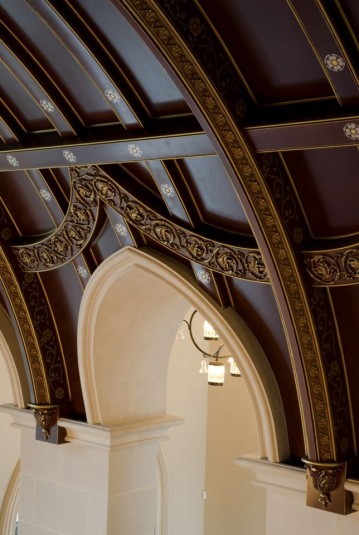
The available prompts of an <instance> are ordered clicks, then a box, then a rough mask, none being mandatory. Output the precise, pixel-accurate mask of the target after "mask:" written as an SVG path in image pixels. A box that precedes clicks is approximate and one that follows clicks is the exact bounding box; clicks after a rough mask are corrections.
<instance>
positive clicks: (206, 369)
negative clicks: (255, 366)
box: [183, 310, 241, 386]
mask: <svg viewBox="0 0 359 535" xmlns="http://www.w3.org/2000/svg"><path fill="white" fill-rule="evenodd" d="M196 313H197V310H195V311H194V312H193V313H192V314H191V317H190V319H189V321H187V320H183V321H184V323H186V325H187V327H188V330H189V334H190V337H191V340H192V343H193V345H194V346H195V347H196V348H197V349H198V351H199V352H200V353H202V362H201V367H200V369H199V373H203V374H204V373H207V374H208V384H209V385H213V386H222V385H223V383H224V376H225V365H224V361H225V360H227V362H228V363H229V364H230V375H231V376H232V377H241V373H240V371H239V368H238V366H237V364H236V362H235V360H234V358H233V357H232V355H221V354H220V353H221V350H222V348H223V346H224V344H220V345H219V347H218V348H217V349H216V351H215V352H214V353H207V351H204V350H203V349H202V348H201V347H200V346H199V344H198V343H197V342H196V340H195V338H194V335H193V329H192V323H193V318H194V316H195V314H196ZM203 339H204V340H218V339H219V336H218V334H217V333H216V331H215V330H214V329H213V327H212V325H211V324H210V323H209V322H208V321H207V320H206V321H205V322H204V325H203ZM206 359H208V360H209V362H208V363H207V361H206Z"/></svg>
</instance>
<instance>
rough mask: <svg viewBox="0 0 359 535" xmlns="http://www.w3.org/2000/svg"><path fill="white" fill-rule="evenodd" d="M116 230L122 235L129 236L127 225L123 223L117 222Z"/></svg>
mask: <svg viewBox="0 0 359 535" xmlns="http://www.w3.org/2000/svg"><path fill="white" fill-rule="evenodd" d="M115 231H116V232H117V234H119V235H120V236H127V233H128V231H127V228H126V227H125V225H122V223H116V225H115Z"/></svg>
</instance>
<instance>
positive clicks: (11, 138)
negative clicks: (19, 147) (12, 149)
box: [0, 117, 19, 143]
mask: <svg viewBox="0 0 359 535" xmlns="http://www.w3.org/2000/svg"><path fill="white" fill-rule="evenodd" d="M0 137H1V140H2V141H3V142H4V143H16V142H18V141H19V138H18V137H17V135H16V134H15V133H14V132H13V130H12V129H11V128H10V126H9V125H8V124H7V123H6V121H5V120H4V119H3V118H2V117H1V118H0Z"/></svg>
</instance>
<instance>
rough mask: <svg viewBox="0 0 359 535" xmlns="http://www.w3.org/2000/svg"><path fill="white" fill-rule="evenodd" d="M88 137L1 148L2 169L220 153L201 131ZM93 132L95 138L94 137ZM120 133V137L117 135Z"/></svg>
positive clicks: (102, 132) (110, 131)
mask: <svg viewBox="0 0 359 535" xmlns="http://www.w3.org/2000/svg"><path fill="white" fill-rule="evenodd" d="M87 133H88V136H84V137H83V138H81V139H79V138H73V139H71V141H70V140H66V141H65V140H63V141H62V140H61V141H60V142H59V140H58V138H57V139H55V140H52V139H51V136H50V137H48V136H43V135H41V134H38V135H36V136H35V135H34V136H32V137H31V141H30V140H28V142H27V143H26V144H22V145H12V146H11V148H10V147H9V146H7V145H4V144H2V145H0V170H1V171H5V170H6V171H13V170H15V169H16V170H19V169H41V168H44V167H45V168H48V167H69V166H73V165H75V164H76V165H90V164H109V163H120V162H135V161H144V160H164V159H173V158H186V157H192V156H211V155H215V154H216V152H215V150H214V148H213V146H212V144H211V142H210V140H209V138H208V136H207V135H206V134H204V133H203V132H201V131H198V130H197V131H192V132H190V131H187V130H185V131H182V132H180V131H178V130H177V133H175V131H173V134H172V135H171V134H170V135H169V134H167V132H166V133H165V132H163V135H161V134H160V133H159V134H157V135H146V134H144V133H143V132H141V133H139V134H137V135H135V136H133V137H124V135H123V131H122V135H121V134H120V131H119V128H117V129H116V128H112V127H103V128H96V129H92V130H91V129H90V130H87ZM89 133H91V134H92V135H91V136H90V135H89ZM115 133H117V136H116V135H114V134H115Z"/></svg>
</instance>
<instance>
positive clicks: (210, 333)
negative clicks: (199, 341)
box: [203, 320, 218, 340]
mask: <svg viewBox="0 0 359 535" xmlns="http://www.w3.org/2000/svg"><path fill="white" fill-rule="evenodd" d="M203 338H204V339H205V340H218V334H217V333H216V331H215V330H214V329H213V327H212V325H211V324H210V323H209V322H208V321H207V320H206V321H205V322H204V324H203Z"/></svg>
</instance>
